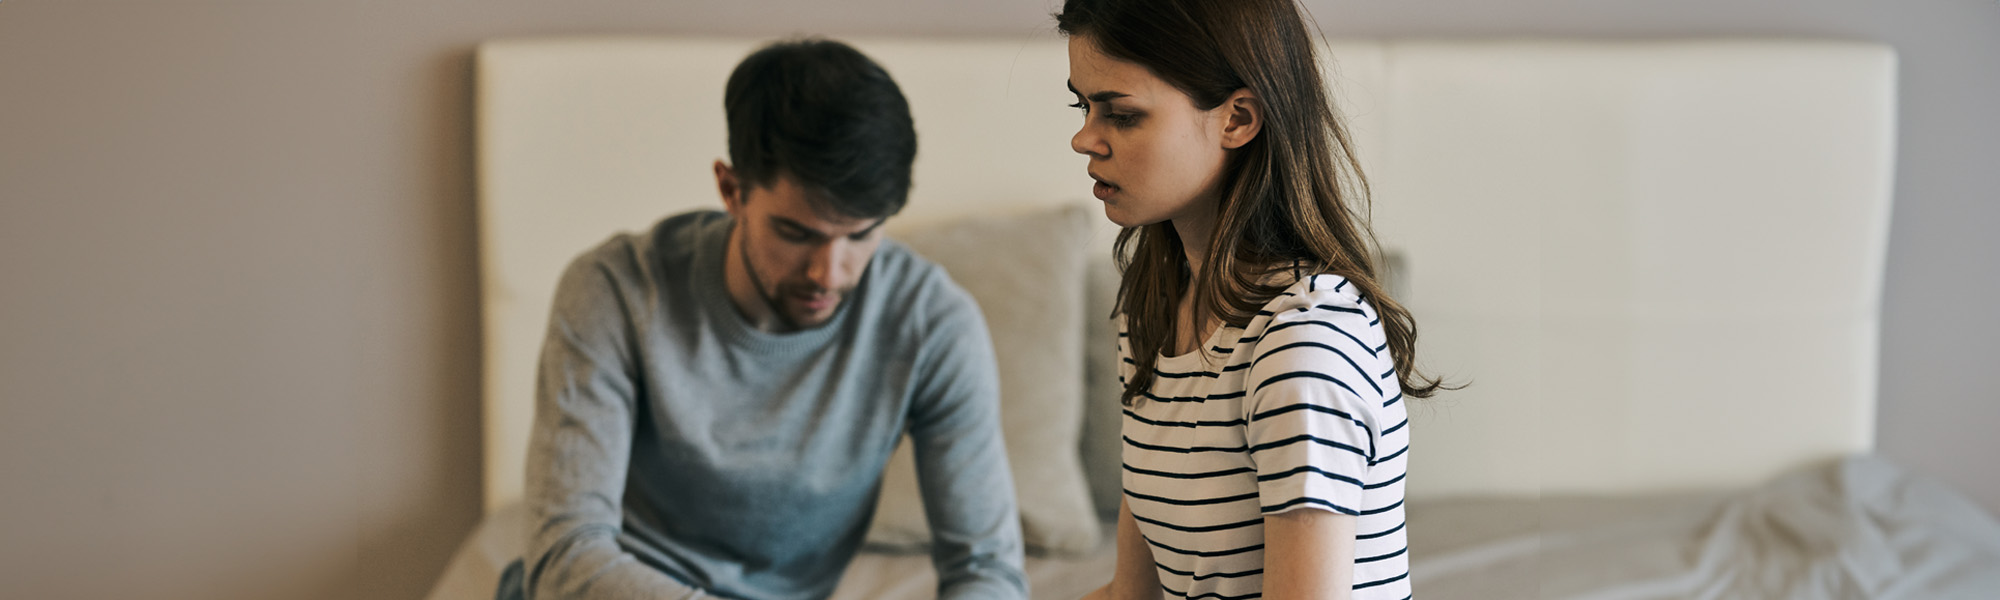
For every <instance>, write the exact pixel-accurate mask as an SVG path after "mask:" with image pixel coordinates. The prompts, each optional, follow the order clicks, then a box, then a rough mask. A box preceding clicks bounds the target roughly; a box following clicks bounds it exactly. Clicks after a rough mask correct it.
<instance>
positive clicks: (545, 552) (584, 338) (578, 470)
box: [523, 252, 704, 600]
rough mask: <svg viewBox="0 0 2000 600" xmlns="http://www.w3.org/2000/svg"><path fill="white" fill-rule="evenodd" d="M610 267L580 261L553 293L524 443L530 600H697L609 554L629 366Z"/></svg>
mask: <svg viewBox="0 0 2000 600" xmlns="http://www.w3.org/2000/svg"><path fill="white" fill-rule="evenodd" d="M630 323H631V320H630V319H629V318H628V314H627V307H626V306H625V303H624V300H623V298H622V297H621V296H620V294H619V288H618V285H617V276H616V270H615V266H614V265H611V264H606V262H604V261H602V260H599V259H598V253H595V252H593V253H589V254H586V255H584V256H583V257H580V258H578V259H577V260H576V261H575V262H573V263H571V265H570V266H569V268H568V269H567V270H566V271H565V272H564V273H563V276H562V279H561V282H560V283H559V284H558V285H557V287H556V297H555V303H554V308H553V310H552V311H551V315H550V317H549V329H548V334H547V337H546V339H545V340H544V341H543V343H542V355H541V364H540V367H539V371H538V373H537V383H536V389H535V420H534V430H533V433H532V434H531V435H530V437H529V443H528V460H527V463H528V472H527V508H528V521H529V528H530V530H529V531H528V532H526V533H527V534H528V535H527V540H528V549H527V553H526V556H524V557H523V563H524V567H525V570H526V573H525V580H524V583H525V587H526V588H527V589H526V591H527V597H528V599H529V600H543V599H565V600H568V599H589V600H613V599H627V598H631V599H638V598H648V599H657V598H669V599H689V598H702V597H704V596H703V594H702V593H701V592H700V591H699V590H696V589H694V588H691V587H689V586H687V585H685V584H682V583H680V582H679V581H677V580H675V579H673V578H671V577H668V576H667V575H666V574H665V573H661V572H660V571H658V570H656V569H654V568H652V567H650V566H647V565H645V564H644V563H641V562H639V561H638V560H637V559H636V558H634V557H633V556H632V555H631V554H630V553H627V552H625V550H624V549H623V548H621V547H620V546H619V544H618V534H619V526H620V521H621V514H622V510H621V506H620V498H621V497H622V496H623V494H624V490H625V473H626V466H627V464H628V463H629V462H630V460H631V451H632V436H633V422H634V418H633V414H634V408H635V404H634V403H635V402H636V401H637V400H636V392H635V390H636V389H637V386H636V385H635V383H634V377H635V374H636V373H637V372H638V371H637V365H636V363H635V360H634V357H633V348H632V341H633V340H632V336H633V333H632V332H631V325H630Z"/></svg>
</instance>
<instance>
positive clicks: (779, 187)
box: [746, 175, 886, 236]
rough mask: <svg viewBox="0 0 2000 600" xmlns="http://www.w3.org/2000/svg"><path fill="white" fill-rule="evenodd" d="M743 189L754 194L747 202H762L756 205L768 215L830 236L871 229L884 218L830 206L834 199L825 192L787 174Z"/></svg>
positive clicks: (753, 204) (752, 203) (755, 203)
mask: <svg viewBox="0 0 2000 600" xmlns="http://www.w3.org/2000/svg"><path fill="white" fill-rule="evenodd" d="M746 191H748V192H749V193H750V195H752V196H754V198H753V199H752V201H751V202H750V203H749V204H750V205H752V206H755V205H757V204H760V203H761V204H763V206H761V207H758V208H762V209H764V210H765V213H766V214H767V215H768V216H770V217H773V218H777V219H782V220H783V221H784V222H787V223H789V224H791V225H796V226H799V227H804V228H806V229H811V230H813V231H817V232H820V233H823V234H826V235H829V236H837V235H852V234H855V233H861V232H863V231H867V230H870V229H874V228H875V227H876V226H878V225H881V224H882V222H883V221H884V220H886V218H881V217H877V218H864V217H853V216H849V215H846V214H842V213H841V212H840V211H839V210H836V209H835V208H834V207H833V199H832V198H830V197H827V196H826V195H825V192H821V191H818V190H814V189H810V188H808V187H806V186H803V185H799V184H798V182H796V181H794V180H793V179H792V178H791V177H788V176H783V175H780V176H778V177H773V178H771V183H770V184H768V185H764V186H754V187H753V188H752V189H750V190H746Z"/></svg>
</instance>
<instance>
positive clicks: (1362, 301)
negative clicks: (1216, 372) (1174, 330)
mask: <svg viewBox="0 0 2000 600" xmlns="http://www.w3.org/2000/svg"><path fill="white" fill-rule="evenodd" d="M1381 324H1382V319H1381V316H1380V315H1379V314H1378V313H1377V312H1376V311H1375V307H1374V306H1373V305H1372V304H1370V303H1369V301H1368V299H1367V297H1366V296H1365V295H1363V293H1362V292H1361V289H1360V287H1359V286H1356V285H1355V284H1354V283H1353V282H1352V281H1349V280H1348V279H1347V278H1346V277H1342V276H1340V275H1334V274H1319V275H1307V276H1303V277H1300V278H1298V279H1297V280H1296V281H1294V282H1292V283H1291V285H1289V286H1287V287H1286V288H1285V289H1284V291H1282V292H1279V293H1278V295H1277V296H1274V297H1272V298H1271V300H1270V301H1269V302H1266V303H1265V304H1264V307H1263V309H1262V310H1259V311H1258V313H1257V316H1256V318H1254V319H1253V320H1252V321H1251V322H1250V326H1249V327H1247V328H1245V330H1244V334H1245V335H1244V337H1243V340H1244V341H1246V342H1250V343H1252V344H1253V345H1255V346H1256V347H1258V348H1267V347H1277V346H1284V345H1288V344H1297V343H1300V342H1318V343H1321V344H1327V345H1332V346H1334V347H1337V348H1352V349H1355V350H1359V351H1360V352H1361V353H1362V354H1367V355H1370V356H1375V355H1379V354H1381V353H1382V352H1383V351H1384V350H1386V349H1387V348H1386V346H1387V337H1386V335H1385V334H1384V333H1383V331H1382V328H1381Z"/></svg>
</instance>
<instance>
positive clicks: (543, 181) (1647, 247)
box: [477, 36, 1895, 508]
mask: <svg viewBox="0 0 2000 600" xmlns="http://www.w3.org/2000/svg"><path fill="white" fill-rule="evenodd" d="M762 41H763V40H756V39H721V38H716V39H695V38H567V39H562V38H551V39H518V40H502V41H495V42H489V43H487V44H485V45H483V46H481V48H480V51H479V59H478V82H479V91H478V100H477V101H478V103H479V106H478V115H479V116H478V119H479V122H478V134H479V146H478V147H479V158H478V165H479V189H480V205H479V219H480V253H481V258H482V260H481V267H482V275H483V277H482V281H483V284H484V288H485V289H484V300H485V306H484V309H485V314H484V318H485V352H486V356H485V394H486V399H485V410H486V412H485V414H484V415H483V418H484V422H485V428H486V437H485V440H486V498H487V505H488V507H489V508H492V507H495V506H498V505H499V504H501V503H503V502H506V501H508V500H510V499H513V498H516V497H518V496H519V495H520V492H521V476H522V459H523V453H524V448H525V446H526V440H527V434H528V428H529V421H530V419H531V417H532V413H533V408H532V397H531V389H532V382H533V378H534V363H535V356H536V352H537V350H538V348H539V345H540V343H541V334H542V331H543V327H544V326H545V324H546V318H547V314H548V305H549V300H550V294H551V290H552V289H553V287H554V282H555V278H556V276H557V275H558V274H559V273H560V272H561V270H562V267H563V265H564V264H566V263H567V261H568V260H569V259H570V258H571V257H573V256H575V255H576V254H577V253H579V252H581V251H582V250H583V249H585V248H587V247H590V246H591V245H593V244H595V243H597V242H599V241H601V240H602V239H603V238H604V237H606V236H607V235H609V234H610V233H612V232H614V231H618V230H634V229H640V228H643V227H645V226H647V225H649V224H650V223H652V222H653V221H654V220H656V219H658V218H659V217H661V216H663V215H666V214H669V213H673V212H679V211H682V210H686V209H690V208H699V207H716V206H719V201H718V200H717V199H716V196H715V192H714V184H713V180H712V178H711V175H710V173H709V168H708V165H709V164H710V163H711V162H712V161H713V160H715V159H717V158H722V157H724V156H725V155H726V154H727V152H726V139H725V134H724V130H723V119H722V87H723V82H724V80H725V79H726V78H727V76H728V73H729V71H730V69H731V68H733V67H734V66H735V64H736V62H737V61H738V60H740V59H741V58H742V57H743V56H744V55H746V54H748V53H749V51H750V50H752V49H754V48H755V47H756V46H757V45H758V44H759V43H761V42H762ZM848 41H849V42H850V43H852V44H854V45H855V46H856V47H858V48H860V49H861V50H862V51H863V52H865V53H868V54H869V55H870V56H872V57H874V58H875V59H876V60H877V61H878V62H880V63H881V64H882V65H883V66H884V67H885V68H887V69H888V70H889V72H890V73H891V74H892V75H894V76H895V77H896V79H897V81H898V82H899V83H900V84H901V85H902V87H903V89H904V92H905V94H906V95H907V96H908V97H909V99H910V103H911V107H912V110H913V111H914V116H915V119H916V123H917V127H918V133H919V136H920V146H921V150H920V155H919V157H918V160H917V170H916V174H915V179H916V184H915V189H914V191H913V193H912V196H911V201H910V204H909V207H908V208H907V209H906V210H905V211H904V213H903V215H902V216H899V217H897V219H896V220H894V221H892V225H891V231H892V232H894V231H897V230H905V231H907V230H909V229H912V228H919V227H923V226H925V224H930V223H938V222H940V221H943V220H946V219H952V218H959V217H967V216H974V215H980V214H997V213H1018V212H1022V211H1025V210H1030V209H1033V208H1036V207H1049V206H1056V205H1062V204H1084V205H1093V206H1094V203H1095V201H1094V200H1090V199H1089V195H1088V192H1087V190H1088V187H1089V182H1088V179H1087V178H1086V177H1085V176H1084V174H1083V159H1082V158H1081V157H1079V156H1077V155H1075V154H1072V153H1071V152H1070V151H1069V149H1068V140H1069V137H1070V135H1071V134H1072V133H1073V132H1074V127H1075V126H1076V125H1077V124H1078V117H1077V115H1076V114H1075V113H1074V112H1073V109H1069V108H1066V107H1065V105H1066V104H1068V103H1070V102H1071V101H1072V100H1071V98H1070V97H1069V96H1068V93H1067V91H1066V90H1065V89H1064V86H1063V81H1064V78H1065V77H1066V74H1067V64H1066V59H1065V54H1064V49H1063V42H1062V40H1060V39H1058V38H1055V37H1053V36H1043V37H1038V38H1035V39H1005V40H999V39H986V40H976V39H974V40H955V39H954V40H939V39H855V40H848ZM1329 47H1330V50H1331V55H1332V57H1333V58H1334V61H1333V62H1332V63H1331V64H1329V65H1328V68H1329V70H1330V71H1331V73H1332V74H1333V76H1332V77H1331V78H1329V82H1330V85H1331V86H1332V87H1333V88H1334V93H1335V95H1336V97H1337V98H1339V100H1340V101H1341V102H1342V104H1343V106H1344V109H1345V111H1346V113H1347V117H1348V119H1349V124H1350V125H1351V126H1352V127H1353V129H1354V131H1355V139H1356V142H1357V144H1358V145H1359V147H1360V153H1361V157H1362V160H1363V161H1364V165H1365V168H1366V169H1367V170H1368V174H1369V176H1370V180H1371V182H1372V184H1373V186H1374V192H1375V194H1374V197H1375V205H1374V215H1375V223H1376V228H1377V233H1378V235H1379V236H1380V238H1381V240H1382V243H1383V244H1384V245H1385V246H1386V247H1389V248H1391V249H1393V250H1396V251H1397V252H1399V253H1400V254H1401V255H1402V256H1403V257H1404V270H1403V273H1402V278H1403V280H1404V281H1405V282H1406V289H1407V291H1408V296H1407V297H1406V298H1405V299H1404V301H1405V303H1406V304H1408V305H1409V306H1410V307H1411V308H1412V310H1413V311H1414V312H1415V315H1416V317H1417V319H1418V322H1419V325H1420V327H1421V334H1422V337H1421V348H1422V356H1421V357H1420V358H1421V361H1422V363H1423V364H1424V365H1426V366H1427V367H1428V368H1429V369H1430V370H1432V371H1434V372H1436V373H1439V374H1443V375H1446V376H1448V377H1451V378H1453V379H1455V380H1459V381H1466V382H1470V383H1471V384H1472V386H1471V387H1469V388H1467V389H1466V390H1464V391H1461V392H1454V393H1449V394H1444V395H1441V396H1440V397H1439V398H1438V399H1436V400H1434V401H1430V402H1419V403H1417V404H1416V405H1415V407H1414V408H1413V410H1412V413H1413V416H1414V419H1415V420H1416V424H1415V425H1413V431H1414V432H1416V435H1417V436H1418V437H1417V438H1415V439H1416V444H1417V446H1416V450H1415V452H1414V453H1413V454H1412V461H1413V462H1412V466H1411V471H1412V473H1413V474H1415V473H1420V474H1421V476H1414V477H1412V479H1411V485H1410V495H1411V496H1412V497H1418V498H1421V497H1435V496H1441V495H1458V494H1538V493H1575V492H1584V493H1598V492H1603V493H1615V492H1632V491H1644V490H1654V489H1668V488H1692V487H1715V486H1729V485H1740V484H1745V483H1749V482H1752V481H1755V480H1757V479H1761V478H1763V477H1765V476H1767V475H1769V474H1771V473H1773V472H1774V471H1776V470H1778V469H1781V468H1784V467H1787V466H1791V465H1794V464H1798V463H1801V462H1806V461H1811V460H1816V459H1821V458H1826V457H1831V456H1835V455H1838V454H1843V453H1851V452H1861V451H1867V450H1869V449H1870V448H1871V447H1872V444H1873V431H1874V427H1873V425H1874V406H1875V392H1876V384H1875V369H1876V331H1877V320H1878V315H1879V312H1880V311H1879V310H1878V304H1879V298H1880V295H1881V293H1880V290H1881V279H1882V277H1881V272H1882V264H1883V253H1884V248H1885V246H1886V237H1887V232H1888V215H1889V195H1890V189H1891V186H1890V177H1891V173H1892V171H1893V169H1892V166H1893V165H1892V163H1893V159H1894V154H1895V152H1894V147H1893V140H1894V131H1893V130H1894V122H1893V118H1894V117H1893V116H1894V99H1895V83H1894V80H1895V59H1894V54H1893V52H1892V51H1891V50H1889V49H1888V48H1886V47H1883V46H1880V45H1874V44H1867V43H1854V42H1829V41H1796V40H1705V41H1654V42H1604V41H1600V42H1584V41H1426V40H1379V41H1360V40H1356V41H1335V42H1333V43H1332V44H1331V45H1330V46H1329ZM1112 232H1113V230H1112V228H1111V226H1110V225H1109V224H1105V225H1103V226H1102V227H1101V231H1100V235H1099V237H1100V238H1101V239H1103V240H1105V242H1106V243H1105V244H1104V247H1105V248H1106V252H1108V248H1109V244H1108V240H1109V239H1110V236H1111V234H1112Z"/></svg>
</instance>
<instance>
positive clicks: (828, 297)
mask: <svg viewBox="0 0 2000 600" xmlns="http://www.w3.org/2000/svg"><path fill="white" fill-rule="evenodd" d="M838 299H839V297H838V296H835V295H833V294H793V295H792V301H793V302H797V303H799V304H800V305H801V306H804V307H805V309H806V310H809V311H813V312H819V311H822V310H826V309H828V308H832V307H833V303H834V301H836V300H838Z"/></svg>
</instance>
